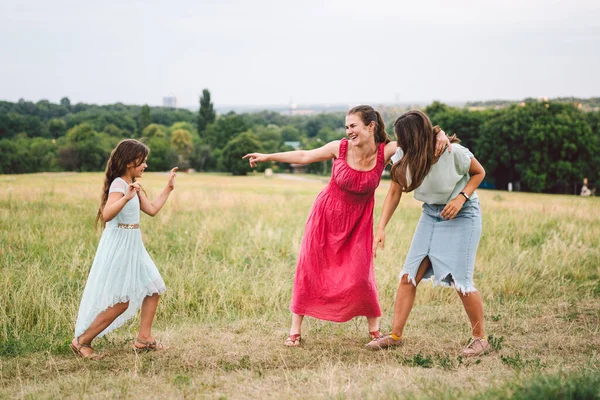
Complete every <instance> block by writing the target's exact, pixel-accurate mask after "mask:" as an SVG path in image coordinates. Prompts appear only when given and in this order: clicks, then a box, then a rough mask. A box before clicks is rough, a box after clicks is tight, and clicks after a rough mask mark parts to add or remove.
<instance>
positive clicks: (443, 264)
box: [400, 200, 481, 294]
mask: <svg viewBox="0 0 600 400" xmlns="http://www.w3.org/2000/svg"><path fill="white" fill-rule="evenodd" d="M444 207H445V205H438V204H423V214H422V215H421V218H420V219H419V223H418V225H417V229H416V231H415V235H414V237H413V240H412V243H411V245H410V250H409V251H408V255H407V256H406V261H405V263H404V268H403V269H402V272H401V273H400V278H401V279H402V277H403V276H404V275H408V279H409V281H411V282H412V283H413V284H414V285H415V286H416V280H415V276H416V275H417V271H418V270H419V266H420V265H421V262H422V261H423V259H424V258H425V257H429V260H430V261H431V266H429V267H428V268H427V271H426V272H425V275H424V277H423V279H428V278H432V280H433V285H434V286H451V287H454V288H456V290H458V291H460V292H461V293H462V294H466V293H470V292H474V291H476V290H477V289H476V288H475V285H474V284H473V270H474V268H475V255H476V254H477V247H478V246H479V239H480V238H481V208H480V205H479V201H478V200H469V201H467V202H466V203H465V204H464V205H463V207H462V209H461V210H460V211H459V213H458V214H457V215H456V217H454V219H451V220H444V219H443V218H442V217H441V216H440V213H441V212H442V210H443V209H444Z"/></svg>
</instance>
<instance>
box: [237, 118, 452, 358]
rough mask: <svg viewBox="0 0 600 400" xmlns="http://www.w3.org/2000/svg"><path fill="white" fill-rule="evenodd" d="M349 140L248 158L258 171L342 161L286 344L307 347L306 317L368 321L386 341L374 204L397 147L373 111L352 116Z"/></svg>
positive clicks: (319, 217) (313, 217)
mask: <svg viewBox="0 0 600 400" xmlns="http://www.w3.org/2000/svg"><path fill="white" fill-rule="evenodd" d="M346 135H347V136H348V137H347V138H344V139H342V140H336V141H333V142H330V143H327V144H326V145H324V146H323V147H320V148H318V149H314V150H297V151H288V152H283V153H273V154H261V153H250V154H246V155H245V156H244V157H243V158H247V159H249V161H250V165H251V166H252V167H254V166H256V163H260V162H267V161H276V162H285V163H296V164H310V163H313V162H318V161H324V160H329V159H335V160H334V162H333V168H332V171H331V180H330V181H329V184H328V185H327V186H326V187H325V188H324V189H323V190H322V191H321V193H319V195H318V196H317V199H316V201H315V203H314V205H313V207H312V210H311V212H310V215H309V217H308V221H307V223H306V228H305V232H304V237H303V239H302V246H301V248H300V254H299V256H298V264H297V268H296V276H295V279H294V288H293V293H292V302H291V305H290V310H291V311H292V327H291V329H290V335H289V336H288V338H287V339H286V341H285V343H284V344H285V345H286V346H292V347H296V346H299V345H300V344H301V327H302V320H303V318H304V316H305V315H308V316H311V317H314V318H318V319H323V320H327V321H334V322H346V321H349V320H350V319H352V318H354V317H356V316H365V317H367V321H368V324H369V334H370V336H371V339H374V338H378V337H379V336H380V335H381V333H380V330H379V317H380V316H381V309H380V307H379V300H378V296H377V283H376V282H375V271H374V265H373V251H372V246H373V206H374V204H375V196H374V195H375V189H377V186H379V181H380V180H381V175H382V173H383V169H384V168H385V165H386V164H387V163H388V161H389V160H390V157H391V156H392V155H393V154H395V152H396V150H397V146H396V142H390V140H389V139H388V136H387V134H386V132H385V125H384V122H383V118H382V117H381V114H380V113H379V112H377V111H375V110H374V109H373V108H372V107H370V106H357V107H354V108H352V109H351V110H350V111H348V114H347V115H346ZM447 143H448V140H447V138H446V135H445V134H444V133H443V132H441V133H440V135H439V136H438V146H439V147H438V149H439V150H440V151H443V149H444V148H445V145H446V144H447Z"/></svg>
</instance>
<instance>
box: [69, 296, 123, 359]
mask: <svg viewBox="0 0 600 400" xmlns="http://www.w3.org/2000/svg"><path fill="white" fill-rule="evenodd" d="M127 307H129V302H125V303H117V304H115V305H114V306H112V307H109V308H107V309H106V310H105V311H102V312H101V313H100V314H98V315H97V316H96V318H94V321H92V323H91V325H90V326H89V327H88V328H87V329H86V331H85V332H83V334H82V335H81V336H79V337H78V338H75V339H73V341H72V342H71V343H72V344H73V346H75V347H78V348H79V347H80V344H82V343H83V344H91V343H92V340H94V339H95V338H96V336H98V334H99V333H100V332H102V331H103V330H105V329H106V328H107V327H108V326H109V325H110V324H112V322H113V321H114V320H115V319H117V317H118V316H119V315H121V314H123V313H124V312H125V310H127ZM78 341H79V344H78V343H77V342H78ZM79 351H80V352H81V354H83V355H84V356H89V355H90V354H92V353H93V352H94V351H93V350H92V349H91V348H89V347H81V348H80V350H79Z"/></svg>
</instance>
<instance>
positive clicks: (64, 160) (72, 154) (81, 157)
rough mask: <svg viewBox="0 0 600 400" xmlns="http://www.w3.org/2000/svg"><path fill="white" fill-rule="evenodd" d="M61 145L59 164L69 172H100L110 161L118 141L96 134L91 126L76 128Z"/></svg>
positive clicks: (78, 126) (103, 134)
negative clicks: (109, 157)
mask: <svg viewBox="0 0 600 400" xmlns="http://www.w3.org/2000/svg"><path fill="white" fill-rule="evenodd" d="M61 139H62V140H60V141H57V142H58V145H59V150H58V163H59V165H60V166H61V167H62V168H64V169H66V170H69V171H99V170H102V168H103V166H104V165H105V164H106V160H108V156H109V155H110V151H111V150H112V149H113V148H114V147H115V146H116V144H117V142H118V139H117V138H114V137H110V136H108V135H107V134H105V133H98V132H96V131H95V130H94V129H93V128H92V126H91V125H90V124H87V123H85V124H81V125H77V126H74V127H73V128H71V129H69V130H68V131H67V134H66V135H65V137H64V138H61Z"/></svg>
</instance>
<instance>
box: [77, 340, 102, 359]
mask: <svg viewBox="0 0 600 400" xmlns="http://www.w3.org/2000/svg"><path fill="white" fill-rule="evenodd" d="M75 341H76V342H77V346H76V345H74V344H73V342H72V341H71V343H70V344H69V346H70V347H71V350H72V351H73V353H75V355H76V356H78V357H81V358H87V359H89V360H100V359H102V358H104V355H102V354H97V353H95V352H94V349H93V348H92V345H91V344H89V343H79V338H75ZM84 347H87V348H88V349H91V350H92V352H91V353H90V354H87V355H86V354H83V353H82V352H81V349H82V348H84Z"/></svg>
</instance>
